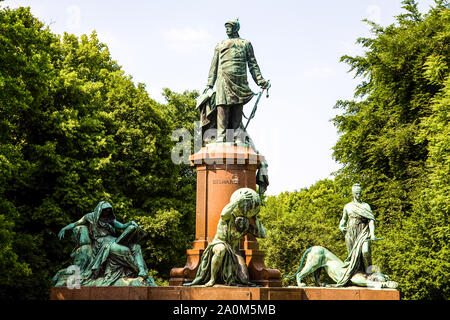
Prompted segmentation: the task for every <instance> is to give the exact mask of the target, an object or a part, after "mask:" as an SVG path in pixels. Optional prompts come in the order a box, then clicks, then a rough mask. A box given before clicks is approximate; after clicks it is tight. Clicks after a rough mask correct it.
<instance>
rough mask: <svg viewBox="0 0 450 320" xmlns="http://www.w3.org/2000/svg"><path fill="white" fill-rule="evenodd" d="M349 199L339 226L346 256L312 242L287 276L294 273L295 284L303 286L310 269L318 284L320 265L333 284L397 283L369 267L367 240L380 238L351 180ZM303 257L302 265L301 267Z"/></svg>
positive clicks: (357, 184)
mask: <svg viewBox="0 0 450 320" xmlns="http://www.w3.org/2000/svg"><path fill="white" fill-rule="evenodd" d="M352 194H353V200H352V201H351V202H349V203H347V204H346V205H345V206H344V212H343V215H342V219H341V221H340V223H339V229H340V230H341V231H342V232H344V233H345V243H346V245H347V251H348V256H347V259H345V261H342V260H341V259H339V258H338V257H337V256H336V255H334V254H333V253H332V252H331V251H330V250H328V249H326V248H324V247H321V246H314V247H311V248H309V249H308V250H306V251H305V253H304V254H303V257H302V260H301V262H300V266H299V267H298V270H297V272H296V273H294V274H293V275H291V276H286V275H283V276H284V277H287V278H292V277H294V276H296V277H297V278H296V279H297V285H298V286H299V287H302V286H305V285H306V284H305V283H303V282H302V279H303V278H304V277H305V276H307V275H309V274H311V273H314V281H315V283H316V285H317V286H322V284H321V283H320V281H319V275H320V272H321V270H322V268H324V269H325V270H326V272H327V274H328V276H329V277H330V278H331V279H332V280H333V281H334V282H335V283H336V284H335V285H334V286H337V287H342V286H346V285H349V284H354V285H357V286H373V287H380V288H392V289H394V288H397V286H398V284H397V282H395V281H391V280H390V278H389V276H387V275H385V274H382V273H381V272H374V271H375V270H371V267H372V257H371V250H370V243H371V242H372V241H377V240H381V239H383V238H376V237H375V217H374V215H373V213H372V210H371V209H370V206H369V205H368V204H367V203H365V202H362V201H361V186H360V185H359V183H355V184H354V185H353V186H352ZM305 258H306V263H305V267H303V269H302V265H303V262H304V260H305Z"/></svg>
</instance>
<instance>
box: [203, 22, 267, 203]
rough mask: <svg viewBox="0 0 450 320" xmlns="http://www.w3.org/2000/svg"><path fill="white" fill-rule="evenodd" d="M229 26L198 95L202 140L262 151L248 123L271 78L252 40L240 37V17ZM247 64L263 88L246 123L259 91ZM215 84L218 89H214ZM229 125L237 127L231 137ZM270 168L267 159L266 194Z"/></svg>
mask: <svg viewBox="0 0 450 320" xmlns="http://www.w3.org/2000/svg"><path fill="white" fill-rule="evenodd" d="M225 28H226V33H227V35H228V39H226V40H223V41H221V42H219V43H218V44H217V45H216V48H215V50H214V57H213V59H212V62H211V67H210V70H209V76H208V84H207V87H206V89H205V90H204V91H203V94H202V95H200V97H199V98H198V99H197V106H196V108H198V109H199V112H200V122H201V135H202V141H203V142H205V143H206V144H208V145H211V144H215V143H233V144H235V145H237V146H245V147H250V148H252V149H253V150H254V151H256V152H257V153H258V151H257V149H256V147H255V144H254V143H253V141H252V139H251V138H250V136H249V134H248V132H247V130H246V127H247V125H248V122H249V121H250V119H251V118H253V117H254V115H255V111H256V106H257V103H258V101H259V98H260V97H261V95H262V92H263V91H264V90H268V88H269V87H270V82H269V81H266V80H264V78H263V76H262V74H261V70H260V69H259V66H258V63H257V61H256V58H255V54H254V52H253V47H252V44H251V43H250V41H248V40H244V39H242V38H240V37H239V33H238V31H239V29H240V24H239V21H238V20H237V19H236V20H230V21H228V22H226V23H225ZM247 65H248V68H249V71H250V74H251V75H252V77H253V80H254V81H255V82H256V83H257V84H258V85H259V86H261V88H263V90H262V91H261V92H260V94H259V96H258V100H257V102H256V104H255V106H254V108H253V111H252V113H251V115H250V116H249V118H248V119H249V120H248V122H247V124H246V125H245V126H244V124H243V123H242V116H243V111H242V110H243V105H244V104H246V103H247V102H249V101H250V100H251V99H252V97H253V96H254V95H255V94H254V93H253V92H252V90H251V89H250V87H249V85H248V81H247ZM214 85H215V86H216V90H213V87H214ZM228 129H232V130H233V131H232V140H231V141H229V140H230V139H229V137H227V130H228ZM210 135H211V136H210ZM267 168H268V164H267V161H266V160H263V161H262V162H261V164H260V166H259V168H258V172H257V176H256V183H257V184H258V187H259V190H258V191H259V193H260V194H263V193H264V192H265V191H266V189H267V187H268V185H269V176H268V169H267Z"/></svg>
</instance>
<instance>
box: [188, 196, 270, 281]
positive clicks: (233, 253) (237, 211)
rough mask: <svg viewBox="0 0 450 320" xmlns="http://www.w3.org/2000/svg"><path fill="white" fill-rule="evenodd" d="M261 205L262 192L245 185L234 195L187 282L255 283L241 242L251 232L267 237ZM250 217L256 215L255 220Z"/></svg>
mask: <svg viewBox="0 0 450 320" xmlns="http://www.w3.org/2000/svg"><path fill="white" fill-rule="evenodd" d="M260 206H261V202H260V198H259V195H258V194H257V193H256V192H255V191H254V190H252V189H249V188H241V189H238V190H236V191H235V192H234V193H233V194H232V195H231V198H230V202H229V203H228V204H227V205H226V206H225V207H224V208H223V210H222V213H221V215H220V220H219V223H218V224H217V232H216V235H215V237H214V239H213V241H211V243H209V245H208V247H207V248H206V249H205V251H204V252H203V254H202V258H201V264H200V266H199V269H198V271H197V275H196V277H195V279H194V281H193V282H191V283H188V284H185V285H186V286H193V285H204V286H207V287H209V286H213V285H214V284H216V283H223V284H225V285H229V286H231V285H245V286H252V285H253V286H254V284H252V283H250V282H249V274H248V269H247V265H246V264H245V259H244V257H243V256H242V255H241V253H240V251H239V249H240V248H239V244H240V241H241V239H242V237H243V236H244V235H246V234H247V233H250V234H253V235H254V236H255V237H258V238H265V237H266V230H265V229H264V226H263V225H262V224H261V222H260V221H259V219H258V216H257V214H258V212H259V209H260ZM249 219H253V220H254V224H253V223H250V220H249Z"/></svg>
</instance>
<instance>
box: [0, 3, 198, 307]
mask: <svg viewBox="0 0 450 320" xmlns="http://www.w3.org/2000/svg"><path fill="white" fill-rule="evenodd" d="M0 30H1V32H0V65H1V66H2V67H1V68H0V105H1V109H0V128H1V129H0V134H1V135H0V244H1V246H0V247H1V248H0V268H1V269H0V287H1V290H0V298H8V297H11V298H21V299H34V298H47V297H48V289H49V287H50V285H51V282H50V279H51V277H52V276H53V275H54V274H55V272H56V271H57V270H58V269H60V268H62V267H64V266H66V265H68V263H69V262H70V258H69V254H70V250H71V248H72V243H71V242H70V240H67V239H65V240H64V241H58V240H57V237H56V234H57V232H58V231H59V230H60V229H61V227H63V226H65V225H66V224H68V223H70V222H73V221H75V220H78V219H79V218H81V216H82V215H84V214H86V213H88V212H91V211H93V209H94V207H95V206H96V204H97V203H98V202H99V201H101V200H108V201H110V202H111V204H112V205H113V207H114V209H115V212H116V215H117V218H118V220H119V221H124V222H127V221H130V220H135V221H136V222H138V223H139V224H140V225H141V226H142V227H143V228H145V229H147V230H148V231H149V232H150V235H151V236H150V237H149V238H148V239H147V240H146V242H145V243H143V247H144V248H146V250H145V251H144V258H145V259H146V261H147V262H148V266H149V268H150V269H151V270H152V273H153V274H155V275H156V276H157V279H161V278H163V279H167V278H168V274H169V272H170V268H171V267H173V266H181V265H184V262H185V250H186V248H187V247H188V246H189V243H190V241H191V240H192V236H193V233H194V228H195V227H194V215H195V200H194V199H195V179H193V175H192V170H190V169H188V168H186V166H185V167H183V166H178V165H175V164H173V163H172V161H171V158H170V152H171V149H172V147H173V145H174V143H175V142H174V141H172V139H171V133H172V131H173V129H175V128H177V127H180V126H185V125H190V123H191V122H192V119H191V118H189V117H186V113H185V112H182V110H181V109H180V108H181V107H180V106H183V107H185V108H186V107H189V106H192V105H193V104H195V100H194V98H195V97H196V95H197V94H196V93H189V92H185V93H183V94H176V93H173V92H171V91H170V90H166V91H165V92H164V94H165V97H166V99H167V104H166V105H162V104H159V103H157V102H155V101H154V100H152V99H151V98H149V96H148V94H147V92H146V90H145V87H144V85H142V84H138V85H135V84H134V83H133V82H132V79H131V77H130V76H127V75H125V74H124V71H122V69H121V67H120V66H119V65H118V64H117V63H116V62H115V61H114V60H112V59H111V56H110V54H109V51H108V48H107V47H106V45H105V44H103V43H100V42H99V41H98V39H97V36H96V34H95V32H94V33H92V35H91V36H90V37H87V36H85V35H83V36H81V37H80V38H78V37H76V36H74V35H70V34H64V36H62V37H60V36H57V35H55V34H52V33H51V32H50V30H49V29H48V28H45V27H44V25H43V24H42V23H41V22H40V21H38V20H37V19H36V18H34V17H33V16H32V15H31V13H30V11H29V9H25V8H19V9H16V10H10V9H2V10H1V11H0ZM192 109H194V108H192Z"/></svg>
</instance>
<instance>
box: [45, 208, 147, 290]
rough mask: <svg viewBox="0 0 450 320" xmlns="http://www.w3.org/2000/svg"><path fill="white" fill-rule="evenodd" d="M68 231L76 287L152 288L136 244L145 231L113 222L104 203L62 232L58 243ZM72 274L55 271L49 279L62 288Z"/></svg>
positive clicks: (132, 222)
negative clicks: (69, 232)
mask: <svg viewBox="0 0 450 320" xmlns="http://www.w3.org/2000/svg"><path fill="white" fill-rule="evenodd" d="M69 230H72V240H74V242H75V243H76V246H75V248H74V249H73V251H72V254H71V257H72V258H74V266H76V267H77V268H78V271H79V276H80V285H82V286H113V285H114V286H128V285H130V286H156V284H155V282H154V281H153V278H152V277H151V276H149V275H148V269H147V266H146V264H145V261H144V259H143V257H142V251H141V246H140V245H139V244H137V242H138V241H139V240H140V239H141V238H142V237H143V236H144V233H145V231H143V230H142V229H141V228H139V227H138V225H137V223H136V222H134V221H131V222H128V223H125V224H122V223H120V222H119V221H117V220H116V217H115V215H114V211H113V209H112V206H111V204H109V203H108V202H107V201H101V202H99V203H98V205H97V206H96V207H95V209H94V211H93V212H91V213H88V214H86V215H84V216H83V217H82V218H81V219H80V220H78V221H76V222H73V223H71V224H69V225H67V226H65V227H64V228H62V229H61V231H60V232H59V234H58V237H59V239H62V238H63V237H64V234H65V232H66V231H69ZM118 230H123V232H122V233H118ZM73 271H74V268H71V267H69V268H67V269H62V270H60V271H58V273H57V274H56V275H55V277H54V278H53V281H54V284H55V286H65V285H66V282H67V281H66V280H67V278H68V277H70V276H72V274H73Z"/></svg>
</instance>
